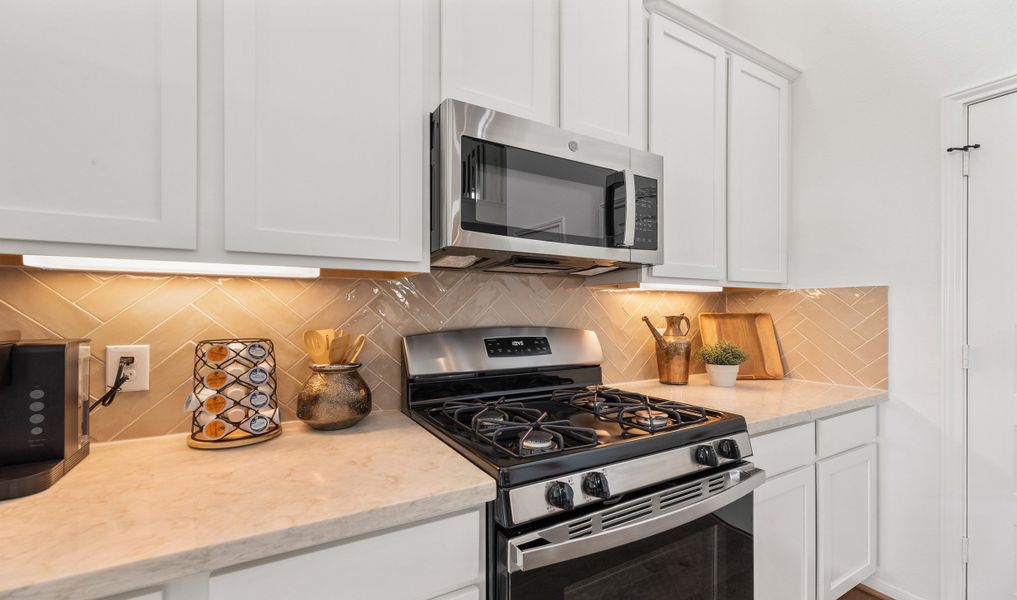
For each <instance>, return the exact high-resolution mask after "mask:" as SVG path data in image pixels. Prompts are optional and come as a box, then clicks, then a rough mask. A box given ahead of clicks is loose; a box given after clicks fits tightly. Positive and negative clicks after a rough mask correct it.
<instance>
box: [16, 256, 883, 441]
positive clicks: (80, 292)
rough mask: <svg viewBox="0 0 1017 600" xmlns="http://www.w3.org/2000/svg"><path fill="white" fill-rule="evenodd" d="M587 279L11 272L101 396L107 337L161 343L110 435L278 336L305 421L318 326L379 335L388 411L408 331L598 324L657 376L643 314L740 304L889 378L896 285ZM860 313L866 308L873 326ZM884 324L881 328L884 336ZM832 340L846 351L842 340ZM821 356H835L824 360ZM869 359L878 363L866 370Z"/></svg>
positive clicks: (288, 390) (19, 308)
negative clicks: (238, 354) (221, 360)
mask: <svg viewBox="0 0 1017 600" xmlns="http://www.w3.org/2000/svg"><path fill="white" fill-rule="evenodd" d="M582 283H583V282H582V281H581V280H579V279H572V278H548V277H527V276H514V275H491V274H482V273H470V274H463V273H456V272H448V271H436V272H435V273H432V274H429V275H419V276H416V277H412V278H404V279H398V280H391V281H386V280H368V279H316V280H295V279H243V278H208V277H183V276H141V275H110V274H96V273H67V272H57V271H42V270H31V269H22V268H0V331H2V330H9V329H16V330H20V331H21V332H22V335H23V337H25V338H39V337H88V338H91V339H92V354H93V360H92V373H91V394H92V396H93V398H95V397H98V396H100V395H101V394H102V393H103V391H104V385H105V377H104V365H103V358H104V356H105V347H106V345H108V344H133V343H139V344H149V345H151V357H152V372H151V390H150V391H148V392H141V393H134V394H126V395H122V396H120V397H119V398H117V400H116V402H114V403H113V405H111V406H109V407H106V408H100V409H99V410H97V411H96V412H95V413H94V414H93V420H92V433H93V436H94V438H95V439H96V440H99V441H106V440H114V439H128V438H136V437H145V436H152V435H162V434H166V433H172V432H182V431H186V430H187V427H188V423H189V417H188V415H187V414H186V413H184V412H183V401H184V398H185V397H186V395H187V393H188V392H189V391H190V389H191V373H192V366H193V360H194V346H195V343H196V342H197V341H199V340H203V339H210V338H221V337H267V338H271V339H272V340H273V341H274V343H275V347H276V354H277V358H278V362H279V369H278V373H277V378H278V382H279V391H278V396H279V400H280V403H281V405H282V406H283V414H284V418H287V419H293V418H295V414H294V405H295V401H296V395H297V392H298V390H299V389H300V386H301V385H302V383H303V381H304V379H306V377H307V375H308V373H309V371H308V369H307V365H308V364H309V362H310V361H309V360H308V358H307V355H306V354H305V353H304V351H303V349H302V347H301V342H300V339H301V335H302V333H303V331H304V330H305V329H321V328H325V327H334V328H340V327H341V328H344V329H346V330H347V331H349V332H352V333H354V334H358V333H366V334H367V335H368V342H367V345H366V347H365V349H364V352H363V354H362V355H361V358H360V362H362V363H363V364H364V368H363V369H362V374H363V376H364V379H366V380H367V382H368V384H369V385H370V387H371V390H372V395H373V398H374V402H375V405H376V408H378V409H382V410H393V409H397V408H398V407H399V395H400V392H399V390H400V387H401V377H402V375H401V372H400V360H401V358H400V341H401V338H402V336H403V335H408V334H413V333H421V332H426V331H438V330H444V329H459V328H463V327H476V326H486V325H531V324H532V325H553V326H566V327H579V328H586V329H593V330H594V331H596V332H597V334H598V335H599V337H600V341H601V344H602V345H603V347H604V354H605V363H604V365H603V369H604V379H605V381H606V382H608V383H611V382H615V383H617V382H623V381H632V380H637V379H649V378H654V377H656V363H655V362H654V358H653V356H654V349H653V348H654V347H653V341H652V339H651V337H650V334H649V332H648V331H647V329H646V326H645V325H644V324H643V323H642V322H641V320H640V319H641V317H642V316H643V315H647V316H649V317H650V318H651V319H653V321H654V323H655V324H657V325H658V326H661V327H662V326H663V324H664V322H663V316H664V315H670V314H679V313H682V312H684V313H686V314H687V315H688V316H689V317H690V318H692V322H693V331H692V332H693V335H694V341H693V345H694V347H696V346H698V345H699V336H698V323H697V321H696V319H695V316H696V315H697V314H699V313H700V312H724V310H725V308H726V307H728V308H730V307H731V305H736V306H738V307H740V308H739V309H738V310H742V309H743V308H742V307H744V309H745V310H756V309H757V307H767V308H766V310H772V311H773V312H774V316H775V318H777V319H778V325H777V327H778V331H779V332H780V334H781V342H782V344H785V346H790V347H785V353H786V355H787V361H788V364H789V366H790V367H791V374H792V375H791V376H793V377H800V378H806V379H817V380H821V381H833V382H836V383H845V384H850V385H859V384H863V385H878V384H882V385H884V386H885V377H886V375H885V370H886V369H885V355H886V333H885V329H886V326H885V322H886V293H885V288H864V289H857V288H851V289H852V290H855V291H853V292H846V293H847V294H848V295H844V293H842V292H841V291H839V290H838V291H831V292H829V293H828V292H826V291H821V290H807V291H801V292H794V293H773V292H764V293H761V294H757V293H751V294H750V293H737V294H730V295H728V296H725V294H723V293H715V294H691V293H674V292H668V293H664V292H617V291H606V290H591V289H589V288H586V287H583V285H582ZM879 290H882V292H880V291H879ZM851 294H858V296H857V297H855V296H853V295H851ZM880 294H881V295H880ZM827 296H831V297H835V298H837V299H838V300H839V301H840V302H841V303H842V304H844V305H845V306H846V307H848V308H849V309H850V311H848V310H845V309H844V308H842V307H841V306H840V305H839V304H835V303H833V302H832V301H830V300H826V299H825V298H826V297H827ZM866 298H868V299H866ZM880 300H881V301H880ZM820 311H826V312H825V313H824V312H820ZM851 311H854V312H851ZM880 312H881V316H880ZM778 313H780V315H781V316H780V317H778ZM856 313H857V314H856ZM827 314H828V316H827ZM859 314H864V315H865V317H864V318H862V319H861V320H860V321H859V320H858V315H859ZM790 315H799V316H790ZM782 319H783V320H782ZM845 321H848V322H850V321H858V322H856V323H854V326H851V327H848V329H850V330H851V332H852V334H851V335H848V334H847V333H845V331H844V329H845V327H847V323H845ZM862 322H867V323H868V324H867V325H864V326H863V325H860V323H862ZM782 323H783V324H782ZM880 324H881V327H882V328H881V330H879V331H875V330H877V329H880ZM784 326H787V327H788V328H789V329H788V332H787V333H785V332H783V331H781V329H782V327H784ZM823 334H825V336H824V335H823ZM863 338H864V340H863V342H861V343H859V340H861V339H863ZM831 339H832V340H833V341H834V342H835V343H837V344H840V345H841V346H842V347H837V346H831V345H830V340H831ZM792 344H793V346H791V345H792ZM880 344H882V346H880ZM849 346H850V348H849ZM863 347H864V348H863ZM880 348H882V352H881V353H880V352H879V349H880ZM817 351H819V352H822V353H823V355H824V356H825V357H826V358H816V356H818V355H813V353H814V352H817ZM874 355H880V356H882V362H883V364H882V371H880V365H879V364H878V363H879V360H869V361H868V362H865V359H866V357H871V356H874ZM852 357H854V358H852ZM860 362H865V365H864V366H859V364H860ZM835 365H842V366H843V368H842V369H837V368H836V366H835ZM693 370H694V371H701V370H702V365H700V364H694V365H693ZM880 373H882V377H879V376H878V375H879V374H880Z"/></svg>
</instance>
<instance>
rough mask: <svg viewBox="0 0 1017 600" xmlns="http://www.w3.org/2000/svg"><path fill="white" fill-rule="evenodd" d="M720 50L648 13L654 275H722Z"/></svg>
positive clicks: (723, 97) (723, 83)
mask: <svg viewBox="0 0 1017 600" xmlns="http://www.w3.org/2000/svg"><path fill="white" fill-rule="evenodd" d="M726 106H727V54H726V52H725V50H724V49H723V48H722V47H720V46H719V45H717V44H715V43H713V42H711V41H709V40H707V39H706V38H703V37H701V36H699V35H697V34H695V33H692V32H691V31H689V30H688V29H685V28H684V27H681V26H680V25H678V24H676V23H674V22H672V21H669V20H668V19H666V18H663V17H660V16H657V15H653V16H651V17H650V112H649V123H650V124H649V137H650V144H649V147H650V152H654V153H656V154H660V155H662V156H663V157H664V219H663V220H664V226H663V227H664V231H665V236H666V237H665V239H664V264H663V265H660V266H657V267H654V268H653V275H654V276H656V277H688V278H697V279H723V278H724V275H725V272H726V258H725V231H726V226H725V211H726V207H725V198H726V189H725V188H726V174H725V173H726V164H727V148H726V146H727V108H726Z"/></svg>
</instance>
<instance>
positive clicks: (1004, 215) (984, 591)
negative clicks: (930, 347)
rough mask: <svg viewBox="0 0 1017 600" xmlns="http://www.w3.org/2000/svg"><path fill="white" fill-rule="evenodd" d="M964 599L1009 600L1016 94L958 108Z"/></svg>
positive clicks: (1016, 544)
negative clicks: (963, 289) (963, 285)
mask: <svg viewBox="0 0 1017 600" xmlns="http://www.w3.org/2000/svg"><path fill="white" fill-rule="evenodd" d="M968 139H969V140H971V141H970V142H969V143H977V144H981V148H979V149H977V150H973V151H972V152H971V156H970V160H971V163H970V175H969V178H968V214H969V217H968V343H969V345H970V346H971V361H970V368H969V371H968V440H969V441H968V537H969V540H970V553H969V562H968V598H969V599H970V600H983V599H996V598H1013V597H1014V596H1017V477H1015V469H1017V435H1015V431H1017V335H1015V334H1017V169H1015V168H1014V167H1015V165H1017V93H1013V94H1009V95H1007V96H1002V97H999V98H995V99H993V100H988V101H985V102H981V103H979V104H975V105H972V106H971V107H970V108H969V109H968Z"/></svg>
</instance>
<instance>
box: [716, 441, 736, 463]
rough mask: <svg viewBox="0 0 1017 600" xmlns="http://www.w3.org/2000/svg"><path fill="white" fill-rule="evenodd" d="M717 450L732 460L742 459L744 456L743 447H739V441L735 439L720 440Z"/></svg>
mask: <svg viewBox="0 0 1017 600" xmlns="http://www.w3.org/2000/svg"><path fill="white" fill-rule="evenodd" d="M717 452H718V453H720V455H721V456H723V457H724V458H730V459H731V460H741V458H742V451H741V448H739V447H738V442H736V441H734V440H720V442H719V443H718V444H717Z"/></svg>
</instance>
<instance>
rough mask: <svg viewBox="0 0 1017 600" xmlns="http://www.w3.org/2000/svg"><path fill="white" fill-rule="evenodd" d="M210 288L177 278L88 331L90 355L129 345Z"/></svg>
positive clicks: (202, 282)
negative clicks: (90, 343)
mask: <svg viewBox="0 0 1017 600" xmlns="http://www.w3.org/2000/svg"><path fill="white" fill-rule="evenodd" d="M210 288H211V284H210V283H209V282H208V281H207V280H205V279H199V278H197V277H178V278H175V280H174V281H173V285H167V286H165V288H164V289H161V290H160V291H159V293H158V294H150V295H148V296H145V297H144V298H142V299H141V300H139V301H138V302H136V303H134V304H132V305H131V306H130V307H128V308H127V309H126V310H124V311H123V312H121V313H120V314H118V315H117V316H116V317H114V318H113V319H112V320H109V321H106V322H105V323H103V324H102V326H101V327H99V328H98V329H96V330H95V331H92V332H91V333H90V334H89V337H91V338H92V355H93V356H96V357H101V356H103V355H104V352H105V349H106V345H107V344H130V343H133V342H134V341H136V340H138V339H140V338H141V337H142V336H144V335H145V334H146V333H148V332H149V331H151V330H152V329H153V328H154V327H155V326H156V325H158V324H159V323H162V322H163V321H165V320H166V319H168V318H169V317H170V316H171V315H173V314H175V313H177V312H179V311H180V309H181V308H183V307H184V306H185V305H187V304H188V303H190V302H192V301H194V300H195V299H196V298H198V297H200V296H201V295H202V294H204V293H205V292H207V291H208V290H209V289H210Z"/></svg>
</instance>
